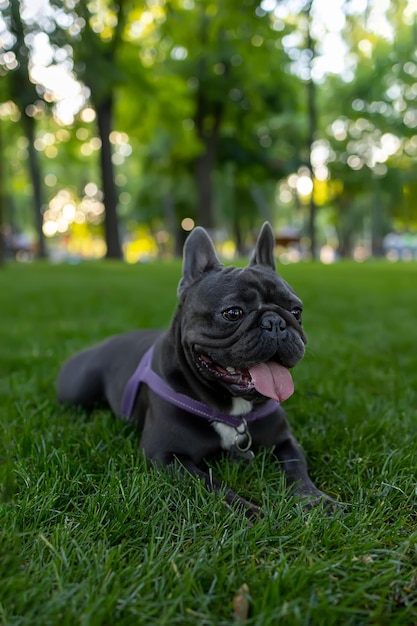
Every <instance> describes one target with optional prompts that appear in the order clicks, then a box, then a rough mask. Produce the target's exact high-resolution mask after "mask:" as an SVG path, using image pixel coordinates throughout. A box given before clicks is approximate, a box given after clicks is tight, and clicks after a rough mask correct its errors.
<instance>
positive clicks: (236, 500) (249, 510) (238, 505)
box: [157, 456, 261, 520]
mask: <svg viewBox="0 0 417 626" xmlns="http://www.w3.org/2000/svg"><path fill="white" fill-rule="evenodd" d="M157 462H158V464H160V465H165V467H166V468H169V467H175V468H177V469H179V471H180V472H181V473H183V474H184V473H185V472H188V473H189V474H191V475H192V476H195V477H197V478H199V479H200V480H202V481H203V483H204V485H205V487H206V489H207V491H212V492H214V493H215V494H216V495H217V496H219V497H221V496H224V499H225V501H226V503H227V504H228V505H230V506H232V507H233V508H235V509H237V510H239V511H242V512H243V514H244V515H245V517H247V518H248V519H252V520H253V519H255V518H257V517H259V516H260V514H261V510H260V508H259V507H258V506H256V505H255V504H253V503H252V502H249V501H248V500H245V498H242V497H241V496H239V495H238V494H237V493H235V492H234V491H233V490H232V489H229V487H227V486H226V485H225V484H224V483H221V482H220V481H219V480H217V478H214V476H213V475H212V474H211V473H209V472H206V471H204V470H203V469H201V468H200V467H198V465H196V464H195V463H194V461H193V460H192V459H190V458H188V457H184V456H182V457H178V456H176V457H175V459H174V460H172V459H171V460H170V462H164V460H163V459H161V458H159V459H158V460H157Z"/></svg>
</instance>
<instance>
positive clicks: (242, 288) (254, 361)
mask: <svg viewBox="0 0 417 626" xmlns="http://www.w3.org/2000/svg"><path fill="white" fill-rule="evenodd" d="M273 250H274V236H273V232H272V229H271V226H270V225H269V224H268V223H265V224H264V226H263V227H262V230H261V232H260V234H259V237H258V240H257V243H256V246H255V249H254V252H253V255H252V258H251V261H250V263H249V265H248V266H247V267H245V268H243V269H238V268H235V267H225V266H224V265H223V264H222V263H221V262H220V261H219V259H218V257H217V255H216V252H215V250H214V246H213V243H212V241H211V239H210V238H209V236H208V234H207V233H206V231H205V230H204V229H203V228H196V229H195V230H194V231H193V232H192V233H191V234H190V235H189V237H188V239H187V241H186V244H185V247H184V262H183V275H182V278H181V281H180V283H179V287H178V296H179V300H180V304H179V312H180V313H181V314H180V316H179V318H178V323H179V324H180V340H181V346H182V350H183V353H184V357H185V360H186V363H187V366H188V367H189V368H190V370H191V372H192V373H193V376H194V377H195V378H196V379H197V380H198V382H199V383H200V385H201V384H203V385H204V387H205V389H208V390H209V391H210V393H211V394H212V395H213V397H215V396H216V394H217V395H220V396H225V392H226V393H227V394H229V396H235V397H236V396H237V397H242V398H245V399H247V400H258V401H259V400H261V399H262V398H263V397H271V398H275V399H276V400H279V401H282V400H285V399H286V398H287V397H288V396H289V395H291V393H292V391H293V387H292V379H291V375H290V373H289V371H288V368H291V367H293V366H294V365H296V364H297V363H298V361H300V359H301V358H302V357H303V355H304V350H305V343H306V337H305V334H304V331H303V328H302V325H301V313H302V303H301V300H300V299H299V298H298V297H297V296H296V295H295V293H294V291H293V290H292V289H291V287H290V286H289V285H288V283H286V282H285V281H284V280H283V279H282V278H281V277H280V276H279V275H278V274H277V273H276V271H275V262H274V256H273Z"/></svg>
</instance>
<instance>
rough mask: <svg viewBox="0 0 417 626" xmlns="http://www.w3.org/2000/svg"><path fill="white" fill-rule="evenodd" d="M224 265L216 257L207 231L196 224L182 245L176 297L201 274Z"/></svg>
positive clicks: (180, 295)
mask: <svg viewBox="0 0 417 626" xmlns="http://www.w3.org/2000/svg"><path fill="white" fill-rule="evenodd" d="M223 267H224V265H222V263H220V261H219V259H218V258H217V254H216V251H215V249H214V245H213V242H212V240H211V239H210V237H209V236H208V234H207V231H205V230H204V228H201V226H197V227H196V228H194V230H193V231H192V232H191V233H190V235H188V237H187V240H186V242H185V245H184V260H183V264H182V278H181V280H180V282H179V285H178V292H177V293H178V297H179V298H181V297H182V296H183V295H184V293H185V292H186V291H187V289H188V287H190V286H191V285H192V284H193V283H195V282H196V281H197V280H199V279H200V278H201V277H202V276H203V274H205V273H206V272H210V271H212V270H220V269H222V268H223Z"/></svg>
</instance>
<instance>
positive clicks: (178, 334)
mask: <svg viewBox="0 0 417 626" xmlns="http://www.w3.org/2000/svg"><path fill="white" fill-rule="evenodd" d="M274 244H275V240H274V235H273V231H272V228H271V226H270V224H269V223H268V222H266V223H265V224H264V225H263V227H262V229H261V231H260V234H259V236H258V239H257V242H256V245H255V248H254V251H253V254H252V257H251V259H250V262H249V264H248V265H247V266H246V267H244V268H235V267H233V266H228V267H225V266H224V265H223V264H222V263H221V262H220V260H219V259H218V257H217V255H216V252H215V248H214V245H213V243H212V240H211V239H210V237H209V235H208V234H207V232H206V231H205V230H204V229H203V228H201V227H196V228H195V229H194V230H193V231H192V232H191V234H190V235H189V236H188V238H187V240H186V243H185V245H184V257H183V272H182V277H181V279H180V282H179V285H178V305H177V309H176V311H175V313H174V316H173V319H172V322H171V325H170V327H169V328H168V330H166V331H161V330H134V331H131V332H127V333H123V334H121V335H116V336H113V337H110V338H109V339H106V340H105V341H103V342H101V343H100V344H98V345H96V346H94V347H92V348H89V349H86V350H84V351H82V352H80V353H78V354H76V355H75V356H73V357H72V358H70V359H69V360H68V361H67V362H65V363H64V365H63V366H62V368H61V371H60V373H59V376H58V382H57V393H58V400H59V402H61V403H63V404H74V405H81V406H82V407H85V408H87V409H92V408H94V406H96V405H97V404H99V403H102V402H105V403H106V404H107V405H108V406H109V407H110V408H111V410H112V412H113V413H114V414H115V415H116V416H117V417H120V418H124V419H127V420H133V421H134V422H135V423H136V424H137V426H138V428H139V430H140V431H141V439H140V447H141V448H142V450H143V451H144V453H145V455H146V457H147V458H148V459H149V460H150V461H153V462H156V463H157V464H160V465H163V466H170V465H171V464H173V463H175V464H177V466H178V467H180V468H181V471H183V472H185V471H188V472H189V473H190V474H192V475H194V476H197V477H199V478H200V479H202V480H203V481H204V483H205V485H206V487H207V488H208V489H209V490H214V491H215V492H217V493H219V494H220V493H221V494H223V497H224V499H225V501H226V503H227V504H230V505H234V506H237V507H240V508H241V509H243V511H244V513H245V514H246V515H247V516H248V517H253V516H257V515H259V513H260V509H259V507H258V506H257V505H256V504H254V503H252V502H248V501H247V500H245V499H244V498H242V497H241V496H239V495H238V494H237V493H235V492H234V491H232V490H231V489H230V488H227V487H226V486H225V485H223V484H222V483H221V482H220V481H218V480H217V479H215V478H214V477H213V476H212V472H209V471H208V469H207V466H206V465H205V462H206V461H207V460H209V459H210V458H213V457H215V456H217V455H218V454H219V453H225V452H227V453H229V454H230V455H231V456H232V457H233V458H237V459H241V460H243V461H250V460H251V458H253V455H254V453H255V452H256V451H257V450H259V449H260V448H271V449H272V450H273V452H272V455H273V457H274V458H275V459H277V460H278V461H279V465H280V467H281V469H282V470H283V472H284V474H285V478H286V483H287V485H288V486H289V487H290V488H291V491H292V493H293V494H295V495H296V496H299V497H301V498H302V499H303V501H304V500H305V499H306V501H308V502H314V503H316V502H323V503H329V502H332V500H331V498H329V497H328V496H326V494H324V493H323V492H322V491H320V490H319V489H318V488H317V487H316V486H315V485H314V484H313V482H312V480H311V479H310V477H309V474H308V470H307V465H306V460H305V457H304V454H303V452H302V451H301V449H300V446H299V445H298V443H297V441H296V439H295V437H294V435H293V434H292V432H291V430H290V426H289V423H288V421H287V419H286V416H285V413H284V410H283V409H282V407H281V403H282V402H283V401H285V400H286V399H287V398H288V397H289V396H290V395H291V394H292V393H293V389H294V387H293V381H292V377H291V374H290V371H289V370H290V369H291V368H293V367H294V366H295V365H296V364H297V363H298V362H299V361H300V360H301V359H302V358H303V356H304V353H305V345H306V336H305V333H304V330H303V326H302V319H301V318H302V302H301V300H300V299H299V298H298V297H297V295H296V294H295V293H294V291H293V289H292V288H291V287H290V286H289V285H288V283H287V282H285V281H284V280H283V279H282V278H281V276H279V274H278V273H277V272H276V269H275V261H274V255H273V251H274ZM307 506H308V507H309V506H310V505H307Z"/></svg>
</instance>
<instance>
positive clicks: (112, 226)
mask: <svg viewBox="0 0 417 626" xmlns="http://www.w3.org/2000/svg"><path fill="white" fill-rule="evenodd" d="M76 9H77V11H78V19H80V18H81V20H82V23H83V27H82V29H81V30H80V32H79V33H77V34H76V35H75V36H74V37H72V38H71V39H70V41H71V46H72V49H73V57H74V61H75V70H76V72H77V76H78V78H79V79H80V80H82V81H83V82H84V83H85V85H87V87H88V88H89V90H90V97H91V101H92V103H93V105H94V108H95V110H96V114H97V126H98V133H99V137H100V140H101V149H100V170H101V183H102V189H103V202H104V206H105V214H104V230H105V240H106V246H107V251H106V256H107V258H113V259H120V258H122V256H123V254H122V248H121V243H120V233H119V221H118V215H117V204H118V198H117V190H116V185H115V180H114V179H115V177H114V168H113V162H112V147H111V142H110V135H111V132H112V129H113V114H114V100H115V90H116V87H117V85H119V84H120V82H121V81H122V80H123V75H122V72H121V70H120V66H119V64H118V55H119V49H120V46H121V44H122V37H123V31H124V28H125V24H126V20H127V13H128V9H129V3H128V1H127V0H119V1H118V2H112V1H111V0H109V1H108V2H102V3H96V4H92V3H91V4H88V3H84V2H79V3H78V4H77V6H76Z"/></svg>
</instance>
